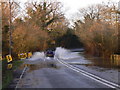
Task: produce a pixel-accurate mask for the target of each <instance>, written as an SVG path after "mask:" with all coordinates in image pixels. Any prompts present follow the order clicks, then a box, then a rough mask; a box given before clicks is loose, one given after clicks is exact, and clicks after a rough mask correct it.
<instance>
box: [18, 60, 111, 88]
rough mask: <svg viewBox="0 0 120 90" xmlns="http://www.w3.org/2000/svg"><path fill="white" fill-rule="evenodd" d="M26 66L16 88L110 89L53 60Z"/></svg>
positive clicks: (38, 61)
mask: <svg viewBox="0 0 120 90" xmlns="http://www.w3.org/2000/svg"><path fill="white" fill-rule="evenodd" d="M36 62H37V63H34V64H30V65H28V66H27V69H26V71H25V74H24V75H23V77H22V78H21V80H20V81H19V83H18V84H17V85H16V88H111V87H110V86H109V85H106V84H104V83H100V82H98V81H97V80H94V79H92V78H90V77H87V76H86V75H83V74H82V73H81V72H77V71H75V70H72V69H70V68H68V67H67V66H66V65H64V64H62V63H60V62H59V61H58V60H55V59H45V60H44V61H42V60H37V61H36Z"/></svg>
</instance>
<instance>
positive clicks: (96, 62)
mask: <svg viewBox="0 0 120 90" xmlns="http://www.w3.org/2000/svg"><path fill="white" fill-rule="evenodd" d="M84 57H85V58H86V59H87V60H90V61H91V62H92V63H91V64H90V65H92V66H99V67H103V68H110V69H120V60H112V59H104V58H100V57H92V56H89V55H84Z"/></svg>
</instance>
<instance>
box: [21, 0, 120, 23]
mask: <svg viewBox="0 0 120 90" xmlns="http://www.w3.org/2000/svg"><path fill="white" fill-rule="evenodd" d="M27 1H30V0H20V2H21V3H25V2H27ZM32 1H33V0H32ZM38 1H42V0H38ZM46 1H47V0H46ZM54 1H60V2H62V4H63V6H64V9H63V10H64V12H65V16H66V17H67V19H68V20H70V21H72V20H74V17H75V15H76V13H77V12H78V10H79V9H80V8H85V7H88V6H90V5H93V4H99V3H102V2H108V1H113V2H116V3H117V2H119V1H120V0H54Z"/></svg>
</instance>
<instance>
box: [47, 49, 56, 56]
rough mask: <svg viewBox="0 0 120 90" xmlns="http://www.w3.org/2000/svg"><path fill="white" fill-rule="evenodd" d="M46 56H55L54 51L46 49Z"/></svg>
mask: <svg viewBox="0 0 120 90" xmlns="http://www.w3.org/2000/svg"><path fill="white" fill-rule="evenodd" d="M45 55H46V57H54V51H53V50H51V49H48V50H46V52H45Z"/></svg>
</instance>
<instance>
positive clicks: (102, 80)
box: [57, 59, 120, 88]
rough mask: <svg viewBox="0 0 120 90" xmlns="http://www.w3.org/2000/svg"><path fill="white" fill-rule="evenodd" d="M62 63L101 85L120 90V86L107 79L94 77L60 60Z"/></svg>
mask: <svg viewBox="0 0 120 90" xmlns="http://www.w3.org/2000/svg"><path fill="white" fill-rule="evenodd" d="M57 60H58V61H59V62H60V63H62V64H64V65H65V66H67V67H68V68H71V69H72V70H74V71H77V72H79V73H81V74H83V75H85V76H87V77H89V78H91V79H94V80H96V81H98V82H100V83H102V84H104V85H107V86H109V87H111V88H116V87H117V88H120V86H119V85H117V84H115V83H112V82H110V81H107V80H105V79H102V78H100V77H98V76H95V75H93V74H91V73H88V72H86V71H83V70H81V69H79V68H76V67H74V66H72V65H70V64H68V63H66V62H64V61H62V60H59V59H57Z"/></svg>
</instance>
